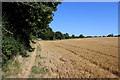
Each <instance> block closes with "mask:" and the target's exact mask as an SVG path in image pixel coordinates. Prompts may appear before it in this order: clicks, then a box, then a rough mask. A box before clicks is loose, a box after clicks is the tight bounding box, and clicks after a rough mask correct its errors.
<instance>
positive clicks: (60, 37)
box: [55, 31, 64, 40]
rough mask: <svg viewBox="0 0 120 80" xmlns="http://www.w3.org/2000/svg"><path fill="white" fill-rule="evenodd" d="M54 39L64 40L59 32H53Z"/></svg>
mask: <svg viewBox="0 0 120 80" xmlns="http://www.w3.org/2000/svg"><path fill="white" fill-rule="evenodd" d="M55 38H56V39H60V40H61V39H64V36H63V34H62V33H61V32H60V31H57V32H55Z"/></svg>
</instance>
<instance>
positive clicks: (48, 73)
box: [31, 38, 118, 78]
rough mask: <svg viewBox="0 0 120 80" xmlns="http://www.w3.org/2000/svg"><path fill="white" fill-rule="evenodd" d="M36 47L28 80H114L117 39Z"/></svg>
mask: <svg viewBox="0 0 120 80" xmlns="http://www.w3.org/2000/svg"><path fill="white" fill-rule="evenodd" d="M38 43H39V45H40V50H38V51H40V52H38V53H37V57H36V63H35V64H36V65H35V66H34V67H33V68H32V74H31V77H36V78H38V77H44V78H117V77H118V52H117V51H118V45H117V44H118V38H91V39H89V38H87V39H73V40H72V39H70V40H58V41H39V42H38ZM33 73H34V74H33Z"/></svg>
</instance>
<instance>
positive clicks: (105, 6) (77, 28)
mask: <svg viewBox="0 0 120 80" xmlns="http://www.w3.org/2000/svg"><path fill="white" fill-rule="evenodd" d="M57 9H58V10H57V11H56V12H55V15H54V17H53V21H52V22H51V23H50V24H49V25H50V27H51V28H52V29H53V31H61V32H62V33H69V35H72V34H74V35H80V34H83V35H85V36H88V35H91V36H93V35H97V36H99V35H100V36H103V35H108V34H111V33H112V34H118V3H117V2H62V4H60V5H58V7H57Z"/></svg>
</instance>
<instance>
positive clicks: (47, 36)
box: [37, 27, 120, 40]
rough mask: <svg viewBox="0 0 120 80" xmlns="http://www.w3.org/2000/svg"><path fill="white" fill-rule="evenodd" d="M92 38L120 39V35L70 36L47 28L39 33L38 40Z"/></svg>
mask: <svg viewBox="0 0 120 80" xmlns="http://www.w3.org/2000/svg"><path fill="white" fill-rule="evenodd" d="M92 37H120V35H113V34H108V35H107V36H104V35H103V36H84V35H83V34H80V35H79V36H76V35H74V34H73V35H72V36H70V35H69V34H68V33H65V34H63V33H62V32H60V31H56V32H54V31H53V30H52V28H50V27H47V28H46V29H42V30H40V31H39V32H37V38H40V39H42V40H62V39H75V38H92Z"/></svg>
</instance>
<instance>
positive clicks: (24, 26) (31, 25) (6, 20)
mask: <svg viewBox="0 0 120 80" xmlns="http://www.w3.org/2000/svg"><path fill="white" fill-rule="evenodd" d="M58 4H60V2H4V3H3V4H2V14H3V15H2V27H3V28H2V33H3V34H2V37H3V40H2V56H3V70H4V71H6V70H7V69H6V66H7V61H8V60H10V59H11V58H13V56H16V55H17V54H21V55H23V56H25V55H26V54H25V51H26V50H31V46H30V41H32V39H36V35H37V34H36V32H38V31H40V30H41V29H46V28H47V27H48V26H49V25H48V24H49V23H50V22H51V21H52V20H53V16H54V13H53V11H56V10H57V5H58ZM50 35H51V34H50ZM4 67H5V68H4Z"/></svg>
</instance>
